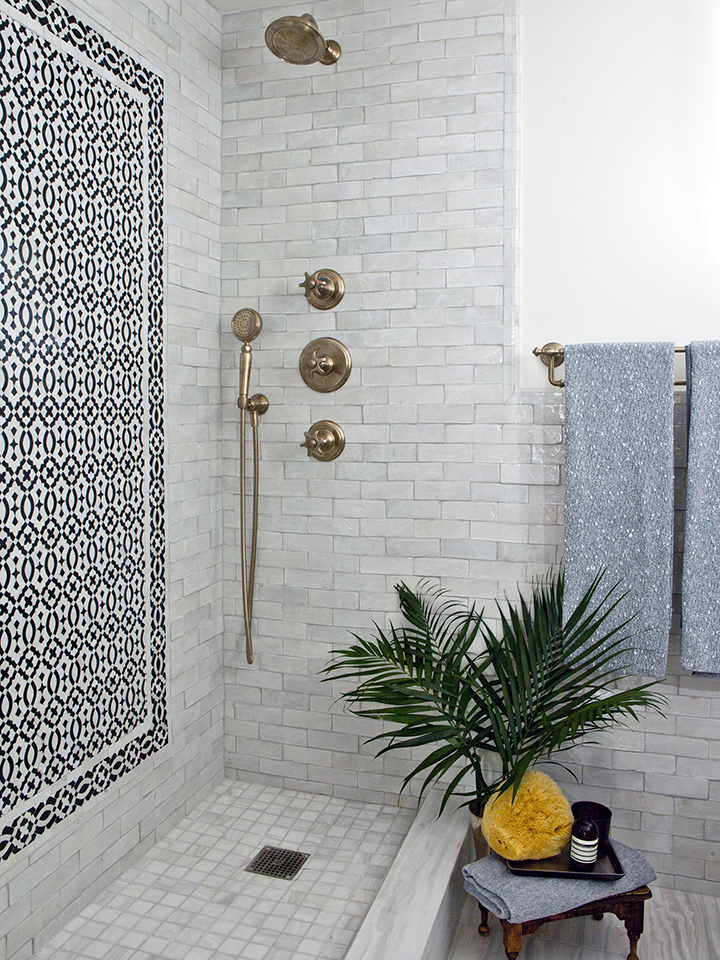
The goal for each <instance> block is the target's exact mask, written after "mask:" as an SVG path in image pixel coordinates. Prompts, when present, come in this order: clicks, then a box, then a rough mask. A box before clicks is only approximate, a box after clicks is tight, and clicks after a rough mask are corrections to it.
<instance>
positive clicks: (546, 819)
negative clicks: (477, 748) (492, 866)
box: [482, 770, 573, 860]
mask: <svg viewBox="0 0 720 960" xmlns="http://www.w3.org/2000/svg"><path fill="white" fill-rule="evenodd" d="M572 825H573V815H572V811H571V810H570V804H569V803H568V802H567V800H566V799H565V797H564V796H563V794H562V791H561V790H560V787H559V786H558V785H557V784H556V783H555V781H554V780H553V779H552V778H551V777H548V775H547V774H546V773H540V771H539V770H533V771H531V772H530V773H526V774H525V776H524V777H523V778H522V780H521V781H520V789H519V790H518V792H517V794H516V795H515V801H514V802H513V799H512V788H510V789H508V790H505V791H504V792H503V793H501V794H499V795H497V796H495V797H493V799H492V800H490V801H489V802H488V804H487V806H486V807H485V812H484V813H483V818H482V832H483V836H484V837H485V839H486V840H487V842H488V844H489V845H490V847H491V848H492V849H493V850H494V851H495V853H498V854H499V855H500V856H501V857H507V859H508V860H544V859H545V858H546V857H554V856H555V855H556V854H558V853H560V851H561V850H562V848H563V847H564V846H565V844H566V843H567V842H568V840H569V839H570V831H571V830H572Z"/></svg>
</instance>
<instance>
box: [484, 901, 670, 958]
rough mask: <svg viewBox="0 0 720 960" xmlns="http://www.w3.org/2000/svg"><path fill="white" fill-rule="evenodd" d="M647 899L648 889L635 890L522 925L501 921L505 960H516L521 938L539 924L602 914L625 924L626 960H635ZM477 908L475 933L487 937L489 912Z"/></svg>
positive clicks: (527, 921) (599, 918) (600, 917)
mask: <svg viewBox="0 0 720 960" xmlns="http://www.w3.org/2000/svg"><path fill="white" fill-rule="evenodd" d="M650 897H652V893H651V892H650V888H649V887H638V888H637V890H631V891H630V892H629V893H618V894H616V895H615V896H614V897H605V898H603V899H602V900H593V902H592V903H586V904H583V906H582V907H575V909H574V910H566V911H565V913H556V914H555V916H553V917H539V918H538V919H537V920H525V922H524V923H510V921H509V920H501V921H500V923H501V924H502V928H503V946H504V947H505V953H506V954H507V957H508V960H516V957H517V955H518V954H519V953H520V950H521V948H522V938H523V934H525V933H535V931H536V930H537V929H538V927H541V926H542V925H543V923H550V922H551V921H552V920H570V919H572V918H573V917H592V918H593V920H602V918H603V916H604V915H605V914H606V913H614V914H615V916H616V917H618V918H619V919H620V920H624V922H625V929H626V930H627V935H628V940H629V941H630V953H629V954H628V956H627V960H638V955H637V942H638V940H639V939H640V936H641V934H642V932H643V921H644V918H645V901H646V900H649V899H650ZM478 906H479V907H480V914H481V917H482V920H481V923H480V926H479V927H478V932H479V934H480V936H481V937H487V935H488V934H489V933H490V930H489V928H488V916H489V911H488V909H487V907H484V906H483V905H482V904H478Z"/></svg>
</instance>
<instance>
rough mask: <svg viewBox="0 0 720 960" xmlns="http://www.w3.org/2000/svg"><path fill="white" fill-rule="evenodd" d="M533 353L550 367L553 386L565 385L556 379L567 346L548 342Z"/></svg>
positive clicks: (681, 384)
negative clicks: (556, 372)
mask: <svg viewBox="0 0 720 960" xmlns="http://www.w3.org/2000/svg"><path fill="white" fill-rule="evenodd" d="M675 353H685V347H675ZM533 355H534V356H536V357H540V359H541V360H542V362H543V363H544V364H545V366H546V367H547V368H548V380H549V381H550V383H551V384H552V386H553V387H564V386H565V381H564V380H556V379H555V371H556V370H557V368H558V367H560V366H562V365H563V363H564V362H565V347H564V346H563V345H562V344H561V343H555V342H552V343H546V344H545V346H544V347H535V349H534V350H533ZM674 383H675V386H676V387H684V386H685V385H686V383H687V381H685V380H675V381H674Z"/></svg>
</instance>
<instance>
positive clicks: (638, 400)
mask: <svg viewBox="0 0 720 960" xmlns="http://www.w3.org/2000/svg"><path fill="white" fill-rule="evenodd" d="M565 363H566V374H565V388H566V391H565V392H566V396H565V458H566V471H565V599H564V607H565V611H566V613H569V612H570V611H571V610H572V609H573V607H574V606H575V605H576V604H577V603H578V601H579V600H580V599H581V597H582V596H583V594H584V593H585V591H586V590H587V588H588V587H589V586H590V583H591V581H592V579H593V577H594V576H595V575H596V574H597V573H598V571H599V570H600V569H602V568H605V569H606V570H607V574H606V576H605V578H604V580H603V583H602V585H601V588H600V589H601V590H602V589H603V588H605V590H608V589H609V588H610V587H611V586H612V585H613V584H615V583H617V582H618V581H621V585H620V590H619V591H618V592H621V593H626V592H627V594H628V595H627V596H626V597H625V599H624V600H623V601H622V603H620V604H619V605H618V607H616V609H615V610H614V611H613V613H612V614H611V615H610V617H608V619H607V620H606V621H605V625H606V627H607V629H610V628H612V627H615V626H617V625H618V624H619V623H621V622H622V621H623V620H627V619H628V618H629V617H631V616H633V615H634V614H636V616H635V619H634V620H633V622H632V624H631V625H630V626H629V628H628V633H631V635H632V639H631V641H630V643H629V645H630V646H631V647H632V649H630V650H629V651H628V654H627V655H626V657H625V664H624V672H625V673H633V674H641V675H644V676H651V677H663V676H664V675H665V667H666V664H667V644H668V636H669V633H670V617H671V607H672V542H673V366H674V346H673V344H672V343H576V344H569V345H568V346H567V347H566V348H565Z"/></svg>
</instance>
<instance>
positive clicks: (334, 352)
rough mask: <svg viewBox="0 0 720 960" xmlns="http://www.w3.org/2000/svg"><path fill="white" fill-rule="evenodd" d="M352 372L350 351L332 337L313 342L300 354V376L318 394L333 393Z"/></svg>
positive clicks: (320, 338)
mask: <svg viewBox="0 0 720 960" xmlns="http://www.w3.org/2000/svg"><path fill="white" fill-rule="evenodd" d="M351 370H352V358H351V356H350V351H349V350H348V348H347V347H346V346H345V344H344V343H340V341H339V340H333V338H332V337H319V338H318V339H317V340H311V341H310V343H309V344H308V345H307V346H306V347H305V349H304V350H303V352H302V353H301V354H300V376H301V377H302V378H303V380H304V381H305V383H306V384H307V385H308V386H309V387H310V388H311V389H312V390H317V392H318V393H332V391H333V390H339V389H340V387H341V386H342V385H343V384H344V383H345V382H346V381H347V378H348V377H349V376H350V371H351Z"/></svg>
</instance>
